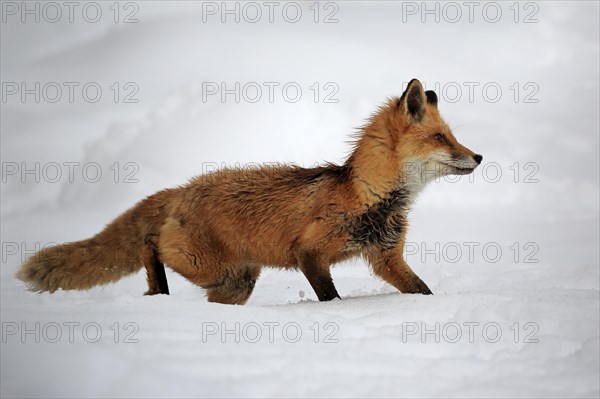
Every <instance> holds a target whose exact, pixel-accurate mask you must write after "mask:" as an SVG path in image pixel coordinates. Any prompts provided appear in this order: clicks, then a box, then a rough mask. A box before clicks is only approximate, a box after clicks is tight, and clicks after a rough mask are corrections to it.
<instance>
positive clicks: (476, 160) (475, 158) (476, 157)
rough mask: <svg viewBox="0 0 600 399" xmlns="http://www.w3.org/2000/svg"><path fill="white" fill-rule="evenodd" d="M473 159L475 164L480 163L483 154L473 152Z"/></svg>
mask: <svg viewBox="0 0 600 399" xmlns="http://www.w3.org/2000/svg"><path fill="white" fill-rule="evenodd" d="M473 159H474V160H475V162H477V164H480V163H481V161H482V160H483V155H479V154H475V155H473Z"/></svg>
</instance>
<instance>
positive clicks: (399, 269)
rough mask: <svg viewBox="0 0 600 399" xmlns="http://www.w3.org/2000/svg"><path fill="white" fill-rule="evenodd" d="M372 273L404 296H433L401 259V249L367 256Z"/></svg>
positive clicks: (376, 251) (392, 249) (379, 251)
mask: <svg viewBox="0 0 600 399" xmlns="http://www.w3.org/2000/svg"><path fill="white" fill-rule="evenodd" d="M367 258H368V260H369V263H370V264H371V266H372V267H373V271H374V272H375V274H377V275H378V276H379V277H381V278H382V279H384V280H385V281H387V282H388V283H390V284H391V285H393V286H394V287H396V288H397V289H398V290H400V292H402V293H405V294H424V295H433V292H431V290H430V289H429V287H427V284H425V283H424V282H423V280H421V279H420V278H419V276H417V275H416V274H415V272H413V271H412V269H411V268H410V266H408V264H407V263H406V262H405V261H404V258H403V257H402V247H400V246H397V247H394V248H391V249H385V250H375V251H372V252H371V253H369V254H367Z"/></svg>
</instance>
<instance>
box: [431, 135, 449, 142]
mask: <svg viewBox="0 0 600 399" xmlns="http://www.w3.org/2000/svg"><path fill="white" fill-rule="evenodd" d="M433 137H434V138H435V139H436V140H437V141H439V142H440V143H444V142H446V139H445V138H444V135H443V134H441V133H436V134H435V136H433Z"/></svg>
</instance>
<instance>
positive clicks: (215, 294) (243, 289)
mask: <svg viewBox="0 0 600 399" xmlns="http://www.w3.org/2000/svg"><path fill="white" fill-rule="evenodd" d="M260 271H261V269H260V267H257V266H252V267H245V268H243V269H241V270H236V271H233V272H232V271H228V272H227V273H226V275H225V276H224V277H223V278H222V279H221V281H220V282H219V283H218V284H215V285H211V286H206V287H205V288H207V289H208V301H209V302H217V303H223V304H230V305H243V304H245V303H246V302H247V301H248V298H250V295H251V294H252V291H253V290H254V286H255V284H256V280H257V279H258V276H259V275H260Z"/></svg>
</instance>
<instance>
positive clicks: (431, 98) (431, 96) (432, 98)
mask: <svg viewBox="0 0 600 399" xmlns="http://www.w3.org/2000/svg"><path fill="white" fill-rule="evenodd" d="M425 96H427V103H428V104H431V105H433V106H434V107H436V108H437V103H438V98H437V94H435V91H432V90H427V91H426V92H425Z"/></svg>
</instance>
